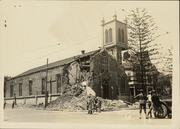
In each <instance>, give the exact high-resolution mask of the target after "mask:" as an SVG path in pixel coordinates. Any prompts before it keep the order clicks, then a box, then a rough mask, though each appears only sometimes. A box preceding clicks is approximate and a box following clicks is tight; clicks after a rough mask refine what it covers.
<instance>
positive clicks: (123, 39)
mask: <svg viewBox="0 0 180 129" xmlns="http://www.w3.org/2000/svg"><path fill="white" fill-rule="evenodd" d="M122 42H123V43H124V30H123V29H122Z"/></svg>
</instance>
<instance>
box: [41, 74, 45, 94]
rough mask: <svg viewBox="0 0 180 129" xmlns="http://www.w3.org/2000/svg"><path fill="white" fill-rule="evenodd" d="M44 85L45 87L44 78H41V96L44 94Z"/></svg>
mask: <svg viewBox="0 0 180 129" xmlns="http://www.w3.org/2000/svg"><path fill="white" fill-rule="evenodd" d="M45 85H46V80H45V78H43V79H42V91H41V93H42V94H45Z"/></svg>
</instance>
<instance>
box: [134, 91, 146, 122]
mask: <svg viewBox="0 0 180 129" xmlns="http://www.w3.org/2000/svg"><path fill="white" fill-rule="evenodd" d="M134 98H135V99H138V100H139V114H140V117H139V119H141V114H142V109H144V113H145V116H146V119H147V118H148V117H147V115H146V101H147V97H146V96H145V95H144V94H143V90H140V93H139V94H138V95H137V96H135V97H134Z"/></svg>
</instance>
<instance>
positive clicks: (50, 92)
mask: <svg viewBox="0 0 180 129" xmlns="http://www.w3.org/2000/svg"><path fill="white" fill-rule="evenodd" d="M50 94H52V80H50Z"/></svg>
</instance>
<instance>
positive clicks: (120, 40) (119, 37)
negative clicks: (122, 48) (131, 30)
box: [118, 28, 122, 42]
mask: <svg viewBox="0 0 180 129" xmlns="http://www.w3.org/2000/svg"><path fill="white" fill-rule="evenodd" d="M118 39H119V42H122V38H121V29H120V28H119V29H118Z"/></svg>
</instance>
